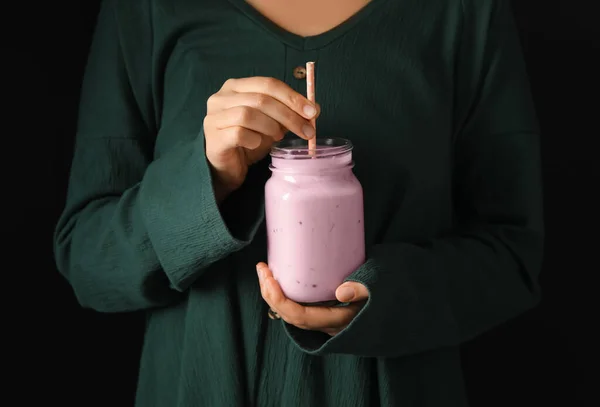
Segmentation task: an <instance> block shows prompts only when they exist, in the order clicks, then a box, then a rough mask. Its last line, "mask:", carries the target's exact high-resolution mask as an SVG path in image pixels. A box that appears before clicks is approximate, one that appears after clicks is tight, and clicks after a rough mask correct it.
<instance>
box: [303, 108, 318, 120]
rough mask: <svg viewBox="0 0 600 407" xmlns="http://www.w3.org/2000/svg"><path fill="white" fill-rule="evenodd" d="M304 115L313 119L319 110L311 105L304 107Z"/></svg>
mask: <svg viewBox="0 0 600 407" xmlns="http://www.w3.org/2000/svg"><path fill="white" fill-rule="evenodd" d="M304 114H305V115H306V116H308V118H309V119H312V117H313V116H314V115H316V114H317V109H315V108H314V107H312V106H311V105H306V106H304Z"/></svg>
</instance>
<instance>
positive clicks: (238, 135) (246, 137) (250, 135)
mask: <svg viewBox="0 0 600 407" xmlns="http://www.w3.org/2000/svg"><path fill="white" fill-rule="evenodd" d="M222 132H223V134H222V137H221V138H220V141H221V142H222V143H224V145H223V147H224V149H223V151H226V150H229V149H232V148H235V147H243V148H246V149H248V150H255V149H257V148H259V147H260V146H261V145H262V144H263V139H264V136H263V135H261V134H260V133H257V132H255V131H253V130H250V129H247V128H245V127H240V126H235V127H228V128H226V129H223V130H222Z"/></svg>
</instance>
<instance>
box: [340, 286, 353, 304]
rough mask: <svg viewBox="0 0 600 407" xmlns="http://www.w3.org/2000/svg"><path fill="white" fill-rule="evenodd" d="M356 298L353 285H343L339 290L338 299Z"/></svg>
mask: <svg viewBox="0 0 600 407" xmlns="http://www.w3.org/2000/svg"><path fill="white" fill-rule="evenodd" d="M352 298H354V289H352V288H351V287H341V288H340V289H339V291H338V300H340V301H342V302H346V301H350V300H351V299H352Z"/></svg>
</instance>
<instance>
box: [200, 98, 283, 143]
mask: <svg viewBox="0 0 600 407" xmlns="http://www.w3.org/2000/svg"><path fill="white" fill-rule="evenodd" d="M207 118H208V120H209V121H210V125H212V126H213V127H214V128H216V129H218V130H223V129H226V128H229V127H244V128H247V129H249V130H253V131H255V132H257V133H260V134H264V135H265V136H268V137H270V138H272V139H273V140H275V141H279V140H281V139H283V136H284V135H285V132H284V129H283V128H282V127H281V126H280V125H279V123H278V122H277V121H276V120H274V119H273V118H272V117H269V116H267V115H266V114H264V113H263V112H261V111H260V110H257V109H254V108H251V107H247V106H234V107H232V108H230V109H226V110H222V111H220V112H218V113H216V114H214V115H211V116H207Z"/></svg>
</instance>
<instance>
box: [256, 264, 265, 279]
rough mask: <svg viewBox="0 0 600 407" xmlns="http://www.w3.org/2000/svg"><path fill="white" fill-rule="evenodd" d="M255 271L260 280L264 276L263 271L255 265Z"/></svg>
mask: <svg viewBox="0 0 600 407" xmlns="http://www.w3.org/2000/svg"><path fill="white" fill-rule="evenodd" d="M256 273H257V274H258V278H259V279H260V280H262V279H263V278H264V277H265V272H264V270H263V269H262V267H260V266H258V267H256Z"/></svg>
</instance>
